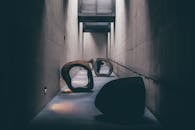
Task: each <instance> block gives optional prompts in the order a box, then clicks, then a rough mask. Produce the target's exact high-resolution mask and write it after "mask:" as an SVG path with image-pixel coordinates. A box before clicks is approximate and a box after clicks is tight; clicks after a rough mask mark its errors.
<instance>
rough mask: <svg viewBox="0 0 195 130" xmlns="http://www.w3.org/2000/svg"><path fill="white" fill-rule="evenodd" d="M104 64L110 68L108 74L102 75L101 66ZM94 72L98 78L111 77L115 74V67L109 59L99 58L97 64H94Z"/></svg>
mask: <svg viewBox="0 0 195 130" xmlns="http://www.w3.org/2000/svg"><path fill="white" fill-rule="evenodd" d="M103 62H105V63H106V64H107V65H108V67H109V72H108V74H101V73H100V69H101V65H103ZM94 71H95V74H96V75H97V76H98V77H109V76H110V75H111V74H112V72H113V65H112V64H111V62H110V61H109V60H108V59H105V58H97V59H96V61H95V63H94Z"/></svg>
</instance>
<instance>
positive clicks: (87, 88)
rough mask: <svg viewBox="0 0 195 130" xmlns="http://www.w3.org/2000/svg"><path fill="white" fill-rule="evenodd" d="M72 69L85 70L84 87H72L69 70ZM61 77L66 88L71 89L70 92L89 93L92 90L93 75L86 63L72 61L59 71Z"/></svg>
mask: <svg viewBox="0 0 195 130" xmlns="http://www.w3.org/2000/svg"><path fill="white" fill-rule="evenodd" d="M73 67H82V68H84V69H85V70H87V77H88V84H87V85H86V86H83V87H77V88H75V87H74V86H73V85H72V82H71V81H72V79H71V76H70V70H71V69H72V68H73ZM61 75H62V77H63V79H64V80H65V82H66V83H67V85H68V88H69V89H71V91H72V92H89V91H91V89H93V85H94V83H93V75H92V71H91V68H90V66H89V63H88V62H87V61H83V60H77V61H72V62H69V63H67V64H65V65H64V66H63V67H62V69H61Z"/></svg>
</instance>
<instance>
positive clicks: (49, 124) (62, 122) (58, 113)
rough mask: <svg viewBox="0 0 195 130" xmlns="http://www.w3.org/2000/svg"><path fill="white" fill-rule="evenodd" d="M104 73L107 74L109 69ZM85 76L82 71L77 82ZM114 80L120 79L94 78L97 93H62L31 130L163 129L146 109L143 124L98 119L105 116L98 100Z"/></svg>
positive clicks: (37, 119) (44, 111)
mask: <svg viewBox="0 0 195 130" xmlns="http://www.w3.org/2000/svg"><path fill="white" fill-rule="evenodd" d="M101 71H106V69H103V70H101ZM84 76H85V74H84V73H83V72H82V71H80V72H78V73H77V75H76V76H75V77H74V80H77V81H78V82H81V81H83V80H81V77H84ZM114 79H117V77H116V76H115V75H114V74H112V75H111V77H94V89H93V92H88V93H65V92H64V91H61V92H59V93H58V95H57V96H55V97H54V98H53V99H52V101H51V102H50V103H49V104H48V105H47V106H46V107H45V108H44V109H43V110H42V111H41V112H40V113H39V114H38V115H37V116H36V117H35V118H34V119H33V120H32V121H31V124H30V129H48V130H50V129H51V130H54V129H59V128H60V129H69V130H77V129H78V130H79V129H85V130H86V129H87V130H88V129H90V130H97V129H103V130H104V129H105V130H106V129H109V130H112V129H117V130H119V129H120V130H124V129H125V130H126V129H128V130H130V129H133V130H135V129H136V130H142V129H143V130H153V129H155V130H159V129H160V128H161V126H160V124H159V123H158V121H157V119H156V118H155V117H154V115H153V114H152V113H151V112H150V111H149V110H148V109H146V110H145V114H144V118H143V120H142V121H140V122H133V123H132V122H125V123H116V122H109V121H104V120H98V116H100V115H102V113H101V112H100V111H98V109H97V108H96V107H95V104H94V101H95V97H96V95H97V93H98V92H99V90H100V89H101V88H102V86H103V85H104V84H105V83H107V82H109V81H111V80H114ZM81 84H82V83H81Z"/></svg>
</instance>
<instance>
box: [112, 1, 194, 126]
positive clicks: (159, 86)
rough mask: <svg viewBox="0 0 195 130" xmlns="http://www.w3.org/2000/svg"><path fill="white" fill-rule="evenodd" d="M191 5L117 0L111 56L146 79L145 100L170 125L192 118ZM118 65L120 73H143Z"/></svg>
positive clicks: (122, 74)
mask: <svg viewBox="0 0 195 130" xmlns="http://www.w3.org/2000/svg"><path fill="white" fill-rule="evenodd" d="M191 5H192V3H187V2H182V1H180V0H177V1H176V0H173V1H168V0H158V1H155V0H116V24H115V30H113V29H112V32H111V33H112V34H111V36H112V37H111V38H112V39H111V41H114V42H111V49H110V50H111V52H109V54H111V56H110V58H111V59H112V60H114V61H116V62H117V63H119V64H121V65H124V66H126V67H128V68H129V69H132V70H133V71H135V72H138V73H140V74H142V75H145V76H146V77H147V78H145V77H144V81H145V85H146V90H147V91H146V94H147V96H146V104H147V106H148V107H149V108H150V109H151V110H152V112H153V113H155V115H156V116H157V117H158V118H159V119H160V120H161V121H162V122H163V124H165V125H167V126H176V125H177V123H178V122H180V125H178V126H179V127H180V126H181V124H185V125H186V124H187V123H190V122H191V121H192V118H191V116H190V115H191V114H192V113H193V109H192V108H193V105H192V104H193V103H192V99H193V93H194V88H193V87H192V86H193V85H192V84H193V82H192V81H193V78H192V77H193V73H194V72H195V71H194V67H193V66H194V63H193V60H192V59H194V55H195V54H194V51H193V49H194V48H195V47H194V44H193V42H194V38H193V34H194V29H192V27H193V21H194V15H193V13H192V12H193V8H192V6H191ZM113 33H114V34H113ZM114 66H115V69H114V70H115V72H116V73H117V74H118V75H119V76H121V77H125V76H140V75H138V74H136V73H134V72H131V71H127V70H126V69H125V68H124V67H122V66H120V65H118V64H114ZM148 77H149V78H153V79H156V80H155V81H154V80H151V79H148ZM178 119H179V120H178ZM185 125H183V126H185Z"/></svg>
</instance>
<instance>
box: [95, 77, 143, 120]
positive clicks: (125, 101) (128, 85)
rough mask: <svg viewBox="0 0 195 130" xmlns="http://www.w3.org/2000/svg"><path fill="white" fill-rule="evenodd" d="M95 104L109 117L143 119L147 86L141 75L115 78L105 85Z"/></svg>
mask: <svg viewBox="0 0 195 130" xmlns="http://www.w3.org/2000/svg"><path fill="white" fill-rule="evenodd" d="M95 106H96V107H97V108H98V109H99V110H100V111H101V112H102V113H103V114H104V115H105V116H106V117H108V118H110V119H113V120H114V119H116V120H136V119H141V117H142V116H143V114H144V109H145V86H144V82H143V79H142V78H141V77H129V78H121V79H117V80H113V81H111V82H109V83H107V84H105V85H104V86H103V88H102V89H101V90H100V92H99V93H98V95H97V96H96V99H95Z"/></svg>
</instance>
